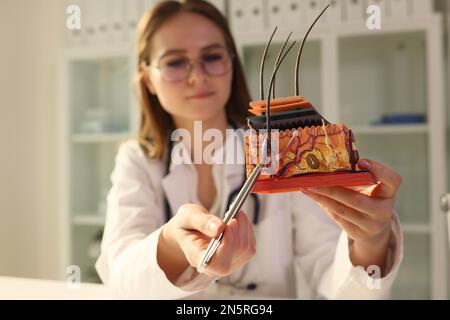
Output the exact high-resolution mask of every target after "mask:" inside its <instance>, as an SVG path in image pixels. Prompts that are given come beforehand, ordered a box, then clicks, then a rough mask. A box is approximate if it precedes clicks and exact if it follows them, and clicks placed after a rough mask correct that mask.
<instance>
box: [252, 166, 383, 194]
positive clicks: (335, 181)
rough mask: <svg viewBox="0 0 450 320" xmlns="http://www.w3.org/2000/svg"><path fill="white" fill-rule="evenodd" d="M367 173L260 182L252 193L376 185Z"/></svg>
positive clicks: (300, 177)
mask: <svg viewBox="0 0 450 320" xmlns="http://www.w3.org/2000/svg"><path fill="white" fill-rule="evenodd" d="M377 184H378V183H377V181H376V180H375V178H374V177H373V175H372V174H371V173H370V172H369V171H355V172H332V173H312V174H307V175H302V176H295V177H291V178H285V179H270V180H261V181H257V182H256V183H255V186H254V187H253V190H252V192H253V193H284V192H295V191H301V190H302V189H306V188H320V187H361V186H373V185H377Z"/></svg>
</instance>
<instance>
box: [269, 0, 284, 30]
mask: <svg viewBox="0 0 450 320" xmlns="http://www.w3.org/2000/svg"><path fill="white" fill-rule="evenodd" d="M267 21H268V25H269V28H270V29H273V28H275V27H279V28H281V27H282V26H283V25H284V24H285V23H287V21H286V12H285V7H284V3H282V2H280V1H278V0H268V1H267Z"/></svg>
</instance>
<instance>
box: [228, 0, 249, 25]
mask: <svg viewBox="0 0 450 320" xmlns="http://www.w3.org/2000/svg"><path fill="white" fill-rule="evenodd" d="M229 5H230V21H231V28H232V29H233V30H234V31H235V32H240V33H242V32H245V31H247V30H248V29H249V26H250V23H249V20H250V17H249V14H248V10H247V8H248V7H249V6H248V3H247V1H242V0H231V1H230V2H229Z"/></svg>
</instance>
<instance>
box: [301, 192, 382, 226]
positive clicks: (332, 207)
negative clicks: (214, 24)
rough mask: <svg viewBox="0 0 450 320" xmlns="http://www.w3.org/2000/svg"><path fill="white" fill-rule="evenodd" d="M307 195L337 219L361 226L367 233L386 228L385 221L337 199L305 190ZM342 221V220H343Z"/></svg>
mask: <svg viewBox="0 0 450 320" xmlns="http://www.w3.org/2000/svg"><path fill="white" fill-rule="evenodd" d="M305 194H306V195H307V196H309V197H310V198H312V199H313V200H315V201H317V203H319V205H320V206H321V207H322V208H323V209H324V210H325V211H326V212H327V213H328V214H330V216H331V217H332V218H333V219H334V220H336V222H337V221H338V220H339V221H341V220H346V221H347V222H349V223H351V224H353V225H355V226H357V227H359V228H360V229H361V230H362V231H364V232H365V233H367V234H369V235H372V234H377V233H379V232H381V231H382V230H383V228H384V225H385V222H381V223H380V221H377V220H374V219H372V217H370V216H368V215H366V214H364V213H362V212H359V211H358V210H355V209H353V208H350V207H348V206H346V205H344V204H342V203H340V202H338V201H336V200H333V199H330V198H328V197H325V196H322V195H318V194H314V193H309V192H305ZM341 222H342V221H341Z"/></svg>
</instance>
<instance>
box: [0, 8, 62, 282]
mask: <svg viewBox="0 0 450 320" xmlns="http://www.w3.org/2000/svg"><path fill="white" fill-rule="evenodd" d="M64 19H65V9H64V7H63V1H60V0H39V1H36V0H1V1H0V39H1V42H2V43H1V50H0V70H1V72H0V90H1V91H0V92H1V93H0V146H1V152H0V155H1V158H0V275H10V276H25V277H39V278H56V277H57V275H58V271H59V270H58V263H57V262H58V256H57V254H58V250H57V246H58V242H57V232H58V230H57V217H58V213H57V207H58V201H57V200H58V194H57V191H58V186H57V182H58V180H57V178H58V177H57V169H58V163H57V155H58V149H57V147H58V145H57V115H58V113H57V111H58V107H57V105H56V101H57V66H58V65H57V61H58V57H59V54H60V52H59V43H60V39H61V35H63V33H64V31H65V30H64V28H65V24H64Z"/></svg>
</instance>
